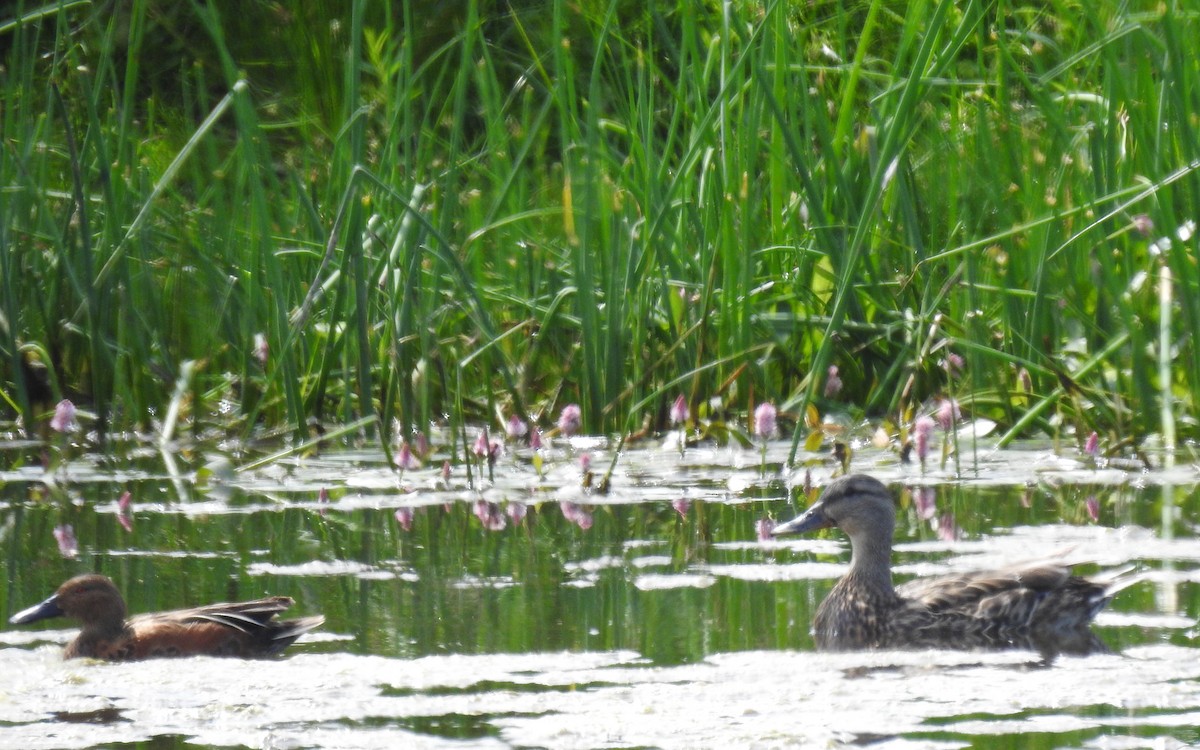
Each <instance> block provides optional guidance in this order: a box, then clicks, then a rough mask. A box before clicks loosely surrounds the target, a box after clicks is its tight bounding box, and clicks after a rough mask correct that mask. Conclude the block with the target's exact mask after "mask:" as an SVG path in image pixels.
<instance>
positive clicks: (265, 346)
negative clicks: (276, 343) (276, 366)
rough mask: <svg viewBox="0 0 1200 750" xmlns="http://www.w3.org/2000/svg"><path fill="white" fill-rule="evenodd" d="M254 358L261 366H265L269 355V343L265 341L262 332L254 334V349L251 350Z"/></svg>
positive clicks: (265, 337)
mask: <svg viewBox="0 0 1200 750" xmlns="http://www.w3.org/2000/svg"><path fill="white" fill-rule="evenodd" d="M252 354H253V355H254V358H255V359H257V360H258V363H259V364H260V365H262V366H263V367H266V366H267V360H268V359H270V357H271V345H270V344H269V343H267V336H266V334H264V333H256V334H254V349H253V351H252Z"/></svg>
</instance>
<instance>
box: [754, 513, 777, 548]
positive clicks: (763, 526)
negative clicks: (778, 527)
mask: <svg viewBox="0 0 1200 750" xmlns="http://www.w3.org/2000/svg"><path fill="white" fill-rule="evenodd" d="M774 528H775V521H773V520H772V519H770V518H760V519H758V520H757V521H755V522H754V531H755V532H756V533H757V534H758V541H760V542H769V541H771V540H772V539H774V537H773V536H771V531H772V530H774Z"/></svg>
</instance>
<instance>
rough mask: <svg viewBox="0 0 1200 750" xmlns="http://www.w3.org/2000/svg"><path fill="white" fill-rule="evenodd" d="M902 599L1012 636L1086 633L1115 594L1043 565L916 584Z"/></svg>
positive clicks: (1057, 566)
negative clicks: (1047, 630) (1048, 630)
mask: <svg viewBox="0 0 1200 750" xmlns="http://www.w3.org/2000/svg"><path fill="white" fill-rule="evenodd" d="M896 593H898V594H899V595H900V596H901V597H903V598H905V599H908V600H910V601H915V602H918V603H919V604H921V605H922V606H924V607H926V608H928V609H929V610H930V611H931V612H933V613H935V614H937V615H946V614H957V615H965V616H967V617H971V618H976V619H979V620H981V621H983V622H985V623H988V624H989V628H994V629H996V630H999V631H1011V630H1024V629H1028V628H1039V627H1043V626H1051V627H1053V628H1055V629H1059V630H1069V629H1073V628H1078V627H1083V626H1085V625H1086V624H1087V623H1088V622H1089V621H1090V620H1091V619H1092V618H1093V617H1095V615H1096V613H1097V612H1099V611H1100V609H1101V608H1103V607H1104V605H1105V604H1106V603H1107V602H1108V599H1109V597H1110V596H1111V594H1112V591H1111V588H1110V587H1109V586H1106V585H1105V584H1104V583H1100V582H1094V581H1090V580H1088V579H1086V578H1080V577H1078V576H1073V575H1071V568H1070V566H1067V565H1063V564H1059V563H1041V564H1036V565H1021V566H1014V567H1011V568H1002V569H999V570H989V571H980V572H974V573H962V574H955V575H949V576H943V577H940V578H933V579H926V580H918V581H912V582H910V583H907V584H904V585H903V586H900V587H899V588H898V589H897V590H896Z"/></svg>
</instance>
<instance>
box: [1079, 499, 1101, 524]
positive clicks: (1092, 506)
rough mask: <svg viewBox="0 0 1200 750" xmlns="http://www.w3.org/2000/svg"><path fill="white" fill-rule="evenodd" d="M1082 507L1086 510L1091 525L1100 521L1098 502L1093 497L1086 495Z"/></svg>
mask: <svg viewBox="0 0 1200 750" xmlns="http://www.w3.org/2000/svg"><path fill="white" fill-rule="evenodd" d="M1083 506H1084V507H1085V508H1086V509H1087V514H1088V518H1090V519H1092V522H1093V523H1094V522H1096V521H1099V520H1100V501H1099V500H1097V499H1096V496H1095V495H1088V499H1087V500H1086V501H1085V502H1084V504H1083Z"/></svg>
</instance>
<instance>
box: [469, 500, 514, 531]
mask: <svg viewBox="0 0 1200 750" xmlns="http://www.w3.org/2000/svg"><path fill="white" fill-rule="evenodd" d="M474 511H475V517H476V518H478V519H479V522H480V523H481V524H483V528H485V529H487V530H488V531H504V529H505V527H507V526H508V519H506V518H505V517H504V514H503V513H501V512H500V506H499V505H497V504H496V503H491V502H488V501H487V500H476V501H475V505H474Z"/></svg>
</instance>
